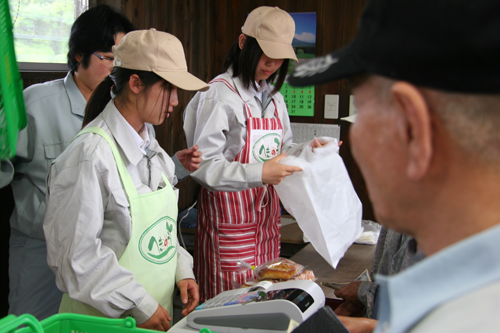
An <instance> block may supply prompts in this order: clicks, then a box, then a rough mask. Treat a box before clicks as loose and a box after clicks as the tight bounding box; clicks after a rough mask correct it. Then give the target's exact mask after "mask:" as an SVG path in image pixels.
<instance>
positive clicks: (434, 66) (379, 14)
mask: <svg viewBox="0 0 500 333" xmlns="http://www.w3.org/2000/svg"><path fill="white" fill-rule="evenodd" d="M363 73H369V74H377V75H381V76H384V77H388V78H392V79H397V80H403V81H407V82H410V83H412V84H415V85H418V86H424V87H429V88H435V89H438V90H444V91H452V92H466V93H491V94H496V93H500V1H499V0H372V1H370V2H369V3H368V4H367V6H366V8H365V10H364V12H363V15H362V17H361V21H360V25H359V28H358V33H357V35H356V37H355V38H354V40H353V41H352V42H351V43H350V44H349V45H347V46H346V47H344V48H342V49H339V50H337V51H335V52H333V53H331V54H329V55H326V56H324V57H320V58H316V59H313V60H311V61H309V62H307V63H304V64H299V65H297V66H296V67H295V69H294V71H293V72H292V74H291V75H289V77H288V83H290V84H291V85H293V86H306V85H313V84H321V83H325V82H328V81H334V80H338V79H341V78H347V77H350V76H353V75H357V74H363Z"/></svg>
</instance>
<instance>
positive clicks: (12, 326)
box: [0, 313, 212, 333]
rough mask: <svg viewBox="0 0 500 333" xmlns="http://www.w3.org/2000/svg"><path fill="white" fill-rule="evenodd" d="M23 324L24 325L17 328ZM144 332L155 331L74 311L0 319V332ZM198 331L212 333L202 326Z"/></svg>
mask: <svg viewBox="0 0 500 333" xmlns="http://www.w3.org/2000/svg"><path fill="white" fill-rule="evenodd" d="M22 325H25V326H26V327H23V328H19V326H22ZM139 332H140V333H145V332H157V331H152V330H147V329H143V328H139V327H136V324H135V319H134V318H132V317H127V318H124V319H111V318H102V317H94V316H87V315H81V314H75V313H59V314H56V315H53V316H51V317H49V318H47V319H44V320H42V321H38V320H37V319H36V318H35V317H34V316H32V315H30V314H23V315H21V316H19V317H18V316H15V315H9V316H7V317H5V318H3V319H1V320H0V333H139ZM200 333H212V332H211V331H210V330H209V329H208V328H203V329H201V330H200Z"/></svg>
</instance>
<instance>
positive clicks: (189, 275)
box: [175, 241, 196, 283]
mask: <svg viewBox="0 0 500 333" xmlns="http://www.w3.org/2000/svg"><path fill="white" fill-rule="evenodd" d="M184 279H193V280H196V279H195V277H194V273H193V257H192V256H191V255H190V254H189V252H188V251H186V249H184V248H183V247H182V246H181V245H180V244H179V241H177V270H176V271H175V282H176V283H177V282H179V281H180V280H184Z"/></svg>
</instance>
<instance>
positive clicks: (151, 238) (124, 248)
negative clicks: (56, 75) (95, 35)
mask: <svg viewBox="0 0 500 333" xmlns="http://www.w3.org/2000/svg"><path fill="white" fill-rule="evenodd" d="M113 54H114V62H115V68H114V70H113V72H112V74H111V75H110V77H108V78H107V79H106V80H105V81H103V83H101V84H100V85H99V87H98V88H97V89H96V91H95V92H94V94H93V95H92V97H91V99H90V101H89V103H88V105H87V108H86V115H85V119H84V123H87V122H89V121H90V123H89V124H88V125H87V126H86V127H85V128H84V129H83V130H82V131H81V132H80V133H79V134H78V135H77V137H76V138H75V139H74V140H73V142H72V143H71V144H70V145H69V146H68V148H67V149H66V150H65V151H64V152H63V153H62V154H61V155H60V156H59V158H57V159H56V160H55V161H54V162H53V163H52V165H51V166H50V171H49V176H48V179H47V213H46V217H45V221H44V232H45V235H46V238H47V248H48V263H49V265H50V266H51V268H52V269H53V271H54V272H55V274H56V282H57V285H58V287H59V288H60V289H61V290H63V291H64V292H65V295H64V297H63V300H62V302H61V306H60V312H73V313H83V314H91V315H98V316H107V317H121V316H133V317H134V318H135V319H136V321H137V323H138V324H139V325H140V326H141V327H144V328H152V329H157V330H162V331H165V330H167V329H168V328H169V327H170V324H169V321H171V313H172V312H171V311H172V297H173V291H174V286H175V284H176V283H177V286H178V287H179V289H180V291H181V298H182V301H183V303H184V305H185V307H184V309H183V314H187V313H189V312H190V311H192V310H193V309H194V307H195V306H196V305H197V303H198V299H199V298H198V285H197V284H196V282H195V280H194V274H193V271H192V257H191V256H190V255H189V254H188V253H187V252H186V251H185V250H184V249H183V248H182V247H180V246H179V245H178V242H177V230H176V221H177V198H178V195H177V192H178V190H177V189H175V188H174V187H173V186H174V185H175V184H176V182H177V178H176V176H175V173H174V169H175V165H174V162H173V161H172V159H171V158H170V157H169V156H168V155H167V153H166V152H165V151H164V150H163V149H162V148H161V147H160V146H159V144H158V142H157V141H156V140H155V138H154V137H153V135H152V132H151V125H149V124H152V125H159V124H161V123H162V122H163V121H164V120H165V119H166V118H168V116H169V113H170V112H172V111H173V107H174V106H176V105H177V104H178V99H177V88H182V89H186V90H206V89H208V86H207V85H206V84H205V83H204V82H202V81H200V80H199V79H197V78H195V77H194V76H192V75H191V74H189V73H188V72H187V66H186V60H185V57H184V50H183V48H182V45H181V43H180V42H179V40H178V39H177V38H176V37H175V36H173V35H170V34H168V33H164V32H158V31H156V30H154V29H151V30H139V31H133V32H130V33H128V34H127V35H126V36H125V37H124V38H123V40H122V41H121V43H120V45H119V46H117V47H113ZM111 87H112V91H113V93H114V95H115V96H116V97H115V98H114V99H112V100H111V101H110V94H109V91H110V89H111Z"/></svg>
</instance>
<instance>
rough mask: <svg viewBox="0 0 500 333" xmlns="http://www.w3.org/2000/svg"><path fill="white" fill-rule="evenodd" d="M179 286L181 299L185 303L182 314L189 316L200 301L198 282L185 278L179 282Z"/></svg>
mask: <svg viewBox="0 0 500 333" xmlns="http://www.w3.org/2000/svg"><path fill="white" fill-rule="evenodd" d="M177 287H178V288H179V290H180V291H181V301H182V304H184V308H183V309H182V315H183V316H187V315H188V314H189V313H190V312H191V311H193V310H194V309H195V308H196V306H197V305H198V302H199V301H200V294H199V292H198V290H199V289H198V284H197V283H196V281H195V280H193V279H184V280H180V281H179V282H177Z"/></svg>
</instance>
